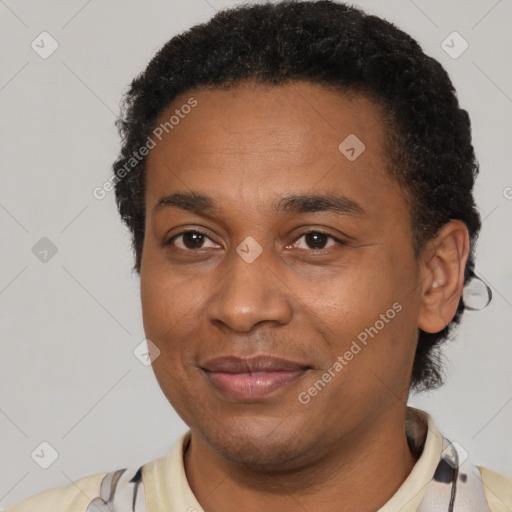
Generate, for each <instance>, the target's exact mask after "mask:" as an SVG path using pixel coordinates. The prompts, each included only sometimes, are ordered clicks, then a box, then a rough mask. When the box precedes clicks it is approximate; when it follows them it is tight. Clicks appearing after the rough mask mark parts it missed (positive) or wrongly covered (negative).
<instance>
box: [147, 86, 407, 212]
mask: <svg viewBox="0 0 512 512" xmlns="http://www.w3.org/2000/svg"><path fill="white" fill-rule="evenodd" d="M191 100H192V103H191ZM193 102H196V103H195V106H194V107H193V108H188V107H187V108H184V106H185V105H190V104H194V103H193ZM173 116H174V118H173V120H172V121H173V123H172V125H171V124H170V123H169V122H168V121H169V120H170V119H171V117H173ZM166 122H167V125H165V123H166ZM158 126H160V127H164V129H163V130H160V131H161V132H163V133H161V135H160V139H161V140H160V139H155V142H156V145H155V147H154V148H153V149H151V151H150V153H149V155H148V159H147V166H146V167H147V176H146V201H147V205H148V208H154V206H155V205H156V204H157V203H158V201H159V200H160V199H161V197H162V196H164V195H166V194H171V193H172V192H174V191H185V190H188V192H197V193H202V194H203V195H209V196H215V197H217V198H218V199H219V201H220V202H221V203H222V202H224V203H227V202H229V201H233V199H238V201H239V202H242V201H245V203H244V204H246V205H247V207H248V208H250V206H251V204H252V203H254V201H256V200H258V208H263V207H264V205H263V204H262V203H263V202H264V199H265V197H268V198H269V199H270V198H272V209H273V210H275V208H274V205H275V202H276V196H277V197H278V196H280V195H290V194H293V193H296V194H297V193H301V194H303V193H304V192H305V191H310V192H311V191H314V190H318V191H322V192H323V193H329V192H333V191H335V190H338V191H340V192H343V194H344V195H345V196H348V197H350V196H353V197H359V198H360V200H361V201H362V202H364V203H366V204H367V205H368V206H369V207H372V206H373V207H375V206H376V205H377V204H378V202H379V201H381V200H382V198H383V196H385V195H386V194H388V195H389V193H391V194H395V195H398V193H399V190H398V185H397V184H395V183H394V182H392V181H391V180H390V179H389V176H388V174H387V168H388V165H389V158H388V155H387V153H386V140H387V139H386V129H385V126H384V125H383V122H382V118H381V116H380V113H379V108H378V106H377V105H375V104H374V103H373V102H372V101H370V100H369V99H367V98H365V97H363V96H361V95H355V94H343V93H341V92H338V91H334V90H332V89H327V88H325V87H323V86H321V85H319V84H311V83H307V82H293V83H290V84H286V85H279V86H273V85H264V84H256V83H254V82H249V83H245V84H240V85H237V86H234V87H232V88H230V89H206V90H205V89H203V90H200V89H196V90H192V91H189V92H187V93H185V94H182V95H180V96H179V97H177V98H176V99H175V100H174V101H173V103H172V104H171V105H169V106H168V107H167V108H166V109H165V110H164V112H162V115H161V116H160V118H159V120H158V123H157V127H158ZM165 127H167V128H166V129H165ZM153 133H155V132H153ZM153 138H154V137H153ZM254 204H255V203H254Z"/></svg>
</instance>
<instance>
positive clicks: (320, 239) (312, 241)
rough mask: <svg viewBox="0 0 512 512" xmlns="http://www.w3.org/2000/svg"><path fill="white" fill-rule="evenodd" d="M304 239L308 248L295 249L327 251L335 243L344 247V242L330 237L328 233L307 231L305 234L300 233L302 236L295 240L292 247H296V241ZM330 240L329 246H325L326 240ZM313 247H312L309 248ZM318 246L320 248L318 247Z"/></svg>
mask: <svg viewBox="0 0 512 512" xmlns="http://www.w3.org/2000/svg"><path fill="white" fill-rule="evenodd" d="M301 238H304V241H305V244H306V245H307V246H309V247H297V248H298V249H306V250H307V249H314V250H323V249H328V248H329V247H333V246H335V245H336V244H337V243H338V244H340V245H346V243H345V242H343V241H342V240H339V239H338V238H336V237H334V236H332V235H330V234H329V233H324V232H323V231H318V230H314V231H308V232H306V233H302V235H301V236H300V237H299V238H297V239H296V240H295V242H294V243H293V244H292V245H293V246H297V243H298V241H299V240H300V239H301ZM329 239H330V240H331V241H332V242H333V243H332V244H331V245H327V246H326V245H325V244H326V243H327V241H328V240H329ZM311 246H313V247H311ZM318 246H320V247H318Z"/></svg>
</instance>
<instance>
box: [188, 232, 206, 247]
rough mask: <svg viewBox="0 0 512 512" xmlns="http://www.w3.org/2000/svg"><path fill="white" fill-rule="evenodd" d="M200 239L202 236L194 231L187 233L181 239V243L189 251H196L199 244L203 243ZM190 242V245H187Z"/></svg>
mask: <svg viewBox="0 0 512 512" xmlns="http://www.w3.org/2000/svg"><path fill="white" fill-rule="evenodd" d="M202 237H203V235H202V234H201V233H197V232H196V231H192V232H190V233H187V234H186V235H185V236H184V237H183V241H184V243H185V246H186V247H187V248H189V249H197V247H198V245H200V244H201V242H202V241H203V240H202ZM191 240H193V241H192V243H190V244H189V243H188V242H190V241H191Z"/></svg>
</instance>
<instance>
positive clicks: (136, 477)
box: [86, 466, 146, 512]
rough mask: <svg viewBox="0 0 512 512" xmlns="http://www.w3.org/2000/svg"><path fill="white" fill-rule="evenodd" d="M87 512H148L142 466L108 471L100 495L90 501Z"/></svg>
mask: <svg viewBox="0 0 512 512" xmlns="http://www.w3.org/2000/svg"><path fill="white" fill-rule="evenodd" d="M86 512H146V499H145V495H144V484H143V483H142V466H141V467H140V468H138V469H137V470H135V471H134V470H130V469H118V470H116V471H111V472H110V473H107V474H106V475H105V477H104V478H103V480H102V482H101V487H100V496H99V497H97V498H94V499H93V500H92V501H91V503H89V505H88V507H87V510H86Z"/></svg>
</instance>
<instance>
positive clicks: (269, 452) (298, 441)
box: [203, 417, 307, 467]
mask: <svg viewBox="0 0 512 512" xmlns="http://www.w3.org/2000/svg"><path fill="white" fill-rule="evenodd" d="M262 419H263V418H261V417H260V418H258V419H253V420H247V419H245V420H246V421H242V422H238V424H237V422H236V420H234V421H233V424H232V426H231V427H230V428H229V430H227V429H226V430H223V429H222V430H221V429H215V430H214V431H209V432H204V431H203V436H204V437H205V438H206V439H207V441H208V443H209V444H210V445H211V446H212V448H213V449H214V450H215V451H216V452H218V453H219V454H220V455H222V456H223V457H224V458H225V459H227V460H230V461H231V462H234V463H237V464H242V465H258V466H269V467H276V466H283V465H286V466H288V465H290V464H291V465H292V466H293V461H294V460H296V459H298V458H299V457H300V454H302V453H303V452H304V451H307V448H306V447H304V446H301V445H302V444H303V443H304V442H305V439H304V436H303V435H300V433H299V432H298V429H291V428H290V425H289V424H287V425H286V427H285V428H280V427H284V422H283V424H282V425H279V422H278V423H277V425H276V423H275V422H272V423H271V424H269V421H268V420H267V421H263V422H262V421H261V420H262ZM258 420H260V421H258ZM278 421H282V420H281V419H280V420H278ZM302 432H303V433H304V432H305V431H304V430H303V431H302Z"/></svg>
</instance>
